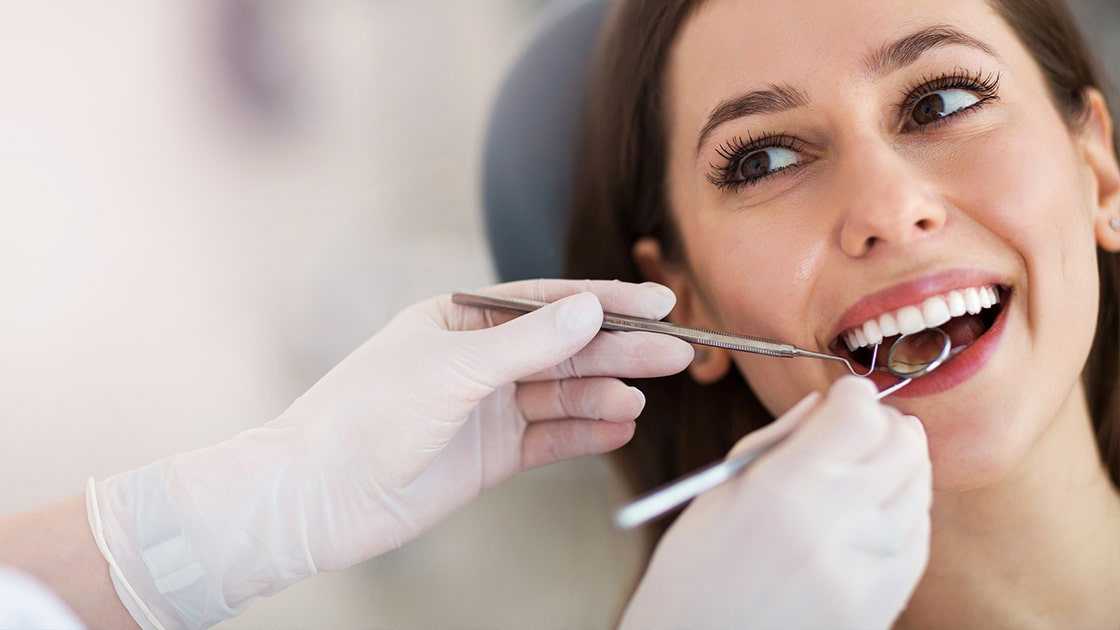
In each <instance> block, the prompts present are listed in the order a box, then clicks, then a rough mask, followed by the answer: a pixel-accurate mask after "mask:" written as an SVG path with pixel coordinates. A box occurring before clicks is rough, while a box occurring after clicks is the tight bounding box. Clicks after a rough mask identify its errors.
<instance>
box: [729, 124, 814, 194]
mask: <svg viewBox="0 0 1120 630" xmlns="http://www.w3.org/2000/svg"><path fill="white" fill-rule="evenodd" d="M763 149H789V150H790V151H794V152H797V153H800V152H801V150H802V147H801V143H799V142H798V141H797V139H796V138H794V137H793V136H790V135H788V134H784V133H764V134H762V135H761V136H759V137H758V138H754V137H752V136H751V135H750V134H747V139H746V140H743V138H742V137H740V136H735V137H734V138H732V139H730V140H728V141H727V142H724V143H723V144H721V145H719V147H718V148H716V153H717V154H719V156H720V158H722V163H721V164H709V166H711V168H712V171H711V172H710V173H708V181H709V182H711V183H712V185H713V186H715V187H716V188H719V189H720V190H739V189H741V188H742V187H743V186H753V185H755V184H757V183H759V182H761V181H762V180H764V179H767V178H769V177H770V176H772V175H777V174H778V173H781V172H782V171H784V170H786V169H787V168H790V167H788V166H786V167H782V168H779V169H777V170H773V171H770V172H769V173H766V174H765V175H760V176H758V177H754V178H751V179H735V171H737V170H738V169H739V165H740V164H741V163H742V161H743V158H745V157H747V156H748V155H750V154H752V153H754V152H756V151H761V150H763Z"/></svg>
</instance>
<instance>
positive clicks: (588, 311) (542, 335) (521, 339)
mask: <svg viewBox="0 0 1120 630" xmlns="http://www.w3.org/2000/svg"><path fill="white" fill-rule="evenodd" d="M602 324H603V307H602V306H601V305H600V304H599V299H598V298H597V297H595V295H594V294H592V293H577V294H576V295H571V296H568V297H566V298H563V299H561V300H557V301H556V302H553V303H551V304H549V305H547V306H542V307H541V308H539V309H537V310H535V311H533V312H531V313H526V314H525V315H522V316H521V317H518V318H516V319H513V320H510V321H508V322H506V323H504V324H500V325H498V326H494V327H493V328H484V329H482V330H476V331H472V332H470V333H468V335H469V337H470V340H469V342H468V343H469V344H470V345H471V346H472V347H473V348H474V351H473V352H471V353H470V354H471V355H472V356H474V357H476V359H477V361H478V363H477V364H476V365H473V366H471V367H473V369H474V371H475V372H476V374H478V376H479V378H480V379H482V380H483V381H484V382H485V383H486V384H488V385H489V386H490V387H493V388H495V389H497V388H498V387H501V386H502V385H505V384H506V383H512V382H514V381H517V380H520V379H522V378H525V377H527V376H530V375H532V374H536V373H537V372H540V371H542V370H545V369H547V368H550V367H552V366H554V365H556V364H558V363H562V362H564V361H567V360H568V359H569V358H571V357H572V356H573V355H574V354H576V353H577V352H579V351H580V350H582V349H583V347H584V346H586V345H587V344H588V342H590V341H591V340H592V339H593V338H594V337H595V335H596V334H598V332H599V327H600V326H602Z"/></svg>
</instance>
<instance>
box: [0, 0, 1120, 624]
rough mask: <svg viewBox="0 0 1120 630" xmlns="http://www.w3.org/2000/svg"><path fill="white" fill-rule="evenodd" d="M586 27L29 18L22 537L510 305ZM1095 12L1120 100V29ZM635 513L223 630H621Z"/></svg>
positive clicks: (180, 10)
mask: <svg viewBox="0 0 1120 630" xmlns="http://www.w3.org/2000/svg"><path fill="white" fill-rule="evenodd" d="M571 4H572V2H571V1H569V0H539V1H529V0H469V1H468V0H268V1H265V0H192V1H190V2H167V1H162V2H160V1H157V2H152V1H151V0H116V1H114V2H102V3H88V2H82V1H78V0H56V1H53V2H40V3H4V4H3V5H2V6H0V418H3V420H2V422H3V427H4V428H3V432H2V434H0V435H2V438H0V444H2V446H0V475H2V477H3V479H5V482H4V484H3V492H2V493H0V515H4V514H10V513H14V512H18V511H22V510H26V509H30V508H32V507H34V506H37V505H41V504H43V503H46V502H49V501H53V500H56V499H59V498H62V497H65V496H69V495H72V494H76V493H78V492H80V491H81V490H82V488H83V484H84V481H85V479H86V477H87V476H90V475H93V476H95V477H98V478H101V477H105V476H107V475H109V474H112V473H114V472H117V471H120V470H124V469H127V468H132V467H136V466H139V465H142V464H145V463H147V462H150V461H152V460H154V459H157V458H160V457H163V456H165V455H168V454H171V453H174V452H177V451H181V450H186V449H190V448H196V447H202V446H206V445H209V444H212V443H214V442H217V441H219V440H222V439H224V438H226V437H229V436H231V435H233V434H235V433H237V432H238V431H240V430H243V429H246V428H249V427H253V426H257V425H260V424H262V423H264V422H266V421H268V420H270V419H271V418H273V417H275V416H276V415H277V414H279V413H280V412H281V411H282V410H283V409H284V408H285V407H286V406H287V405H288V404H289V403H290V402H291V401H292V400H293V399H294V398H295V397H297V396H298V395H299V394H300V393H302V392H303V391H304V390H305V389H307V387H309V386H310V385H311V384H312V383H314V382H315V381H316V380H317V379H318V378H319V377H320V376H322V374H324V373H325V372H326V371H327V370H328V369H329V368H330V367H331V366H332V365H333V364H334V363H336V362H337V361H338V360H340V359H341V358H342V357H343V356H345V354H346V353H348V352H349V351H350V350H351V349H353V348H355V347H356V346H358V345H359V344H360V343H361V342H362V341H364V340H365V339H366V338H367V337H368V336H370V335H371V334H372V333H373V332H375V331H376V330H377V329H378V328H380V327H381V326H382V325H383V324H384V323H385V322H386V321H387V320H388V318H389V317H390V316H391V315H392V314H393V313H395V312H396V311H397V310H399V309H400V308H403V307H404V306H407V305H409V304H411V303H413V302H416V301H419V300H421V299H424V298H427V297H429V296H432V295H436V294H439V293H445V292H448V291H450V290H453V289H455V288H461V287H466V288H473V287H479V286H484V285H486V284H490V283H492V282H494V281H495V280H496V278H495V273H494V271H493V268H492V266H491V263H490V259H489V254H488V252H487V244H486V240H485V236H484V228H483V223H482V218H481V211H480V201H479V200H480V190H479V181H480V162H481V160H480V157H481V154H482V140H483V137H484V134H485V127H486V120H487V115H488V112H489V108H490V106H491V104H492V99H493V97H494V94H495V91H496V90H497V87H498V85H499V82H500V80H501V78H502V76H503V73H504V72H505V71H506V70H507V69H508V68H509V67H510V65H511V64H512V63H513V62H514V60H515V59H516V57H517V53H518V51H520V50H521V49H522V47H523V46H524V45H525V42H526V40H527V37H528V34H529V32H530V31H531V29H532V27H533V25H534V24H535V23H536V21H538V20H540V19H541V18H542V15H545V14H547V13H549V12H552V11H563V10H565V7H566V6H568V5H571ZM1075 6H1076V8H1077V10H1078V12H1079V14H1080V15H1081V16H1082V18H1083V21H1084V24H1085V25H1086V27H1087V30H1088V31H1090V33H1091V35H1092V37H1093V39H1094V40H1095V41H1096V42H1097V44H1098V46H1099V48H1100V50H1101V51H1102V53H1103V56H1104V57H1105V58H1106V59H1107V60H1108V63H1106V67H1107V68H1110V69H1111V70H1113V75H1114V81H1115V77H1116V70H1117V69H1120V38H1117V37H1116V36H1115V35H1114V34H1115V33H1117V32H1120V3H1118V2H1117V1H1116V0H1075ZM547 167H548V166H547V165H542V168H547ZM625 496H626V492H625V490H624V489H623V487H622V485H621V483H620V482H619V480H618V479H617V478H616V476H615V475H614V472H613V471H612V469H611V468H610V466H609V465H608V464H607V462H606V461H605V460H604V459H602V458H586V459H583V460H580V461H577V462H569V463H565V464H561V465H556V466H552V467H548V468H545V469H542V470H537V471H532V472H530V473H528V474H526V475H523V476H521V477H519V478H517V479H515V480H514V481H513V482H510V483H508V484H506V485H504V486H502V487H500V488H498V489H497V490H495V491H493V492H491V493H488V494H487V495H485V496H484V497H483V498H482V500H480V501H478V502H477V503H476V504H474V505H473V506H471V507H470V508H469V509H467V510H466V511H464V512H462V513H461V514H459V515H457V516H456V517H454V518H453V519H451V520H450V521H448V522H446V523H445V524H443V525H441V526H440V527H438V528H437V529H436V530H434V531H432V532H430V533H429V534H427V535H425V536H424V537H422V538H421V539H420V540H418V541H416V542H414V543H412V544H409V545H407V546H405V547H404V548H402V549H400V550H398V551H395V552H392V553H390V554H388V555H386V556H383V557H381V558H378V559H375V560H373V561H371V562H368V563H366V564H364V565H361V566H358V567H355V568H353V569H351V570H349V571H344V572H341V573H337V574H330V575H320V576H316V577H315V578H313V579H311V580H308V581H306V582H304V583H302V584H300V585H298V586H296V587H294V588H292V589H290V590H288V591H285V592H283V593H280V594H279V595H276V596H274V597H271V598H265V599H262V600H260V601H258V603H257V604H255V605H254V606H253V607H252V608H250V610H249V612H248V613H247V614H246V615H244V616H242V617H241V618H239V619H236V620H233V621H230V622H227V623H226V624H225V625H224V626H223V627H227V628H256V627H269V628H301V627H331V628H357V627H361V628H430V627H462V628H483V627H484V628H599V627H609V626H611V625H612V624H613V623H614V620H615V616H616V614H617V613H618V611H619V609H620V606H621V605H622V602H623V599H624V597H625V595H626V594H627V593H628V592H629V590H630V588H631V587H632V585H633V580H634V579H636V576H637V574H638V571H639V570H640V567H641V563H642V562H643V553H644V541H643V540H642V539H641V537H640V535H634V534H620V533H617V532H614V531H613V530H612V529H611V527H610V525H609V520H608V518H609V512H610V510H611V508H612V507H613V506H615V505H617V504H619V503H621V502H622V501H623V500H624V498H625Z"/></svg>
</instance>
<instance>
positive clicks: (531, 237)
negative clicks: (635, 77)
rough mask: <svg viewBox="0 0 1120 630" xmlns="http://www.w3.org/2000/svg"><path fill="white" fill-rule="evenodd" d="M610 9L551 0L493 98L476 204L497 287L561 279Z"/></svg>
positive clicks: (583, 1) (605, 0)
mask: <svg viewBox="0 0 1120 630" xmlns="http://www.w3.org/2000/svg"><path fill="white" fill-rule="evenodd" d="M610 4H611V3H610V0H577V1H575V2H559V0H557V5H556V6H554V7H550V9H551V10H550V11H548V13H546V14H545V15H544V16H543V17H542V20H541V22H540V25H539V26H538V27H537V29H536V30H535V32H534V33H533V35H532V36H531V37H530V40H529V44H528V46H527V47H526V49H525V50H524V52H523V53H522V54H521V56H520V57H519V59H518V60H517V62H516V63H515V64H514V65H513V67H512V69H511V70H510V72H509V74H508V75H507V76H506V78H505V80H504V82H503V83H502V85H501V88H500V89H499V91H498V96H497V99H496V101H495V104H494V109H493V112H492V113H491V116H490V121H489V124H488V129H487V133H486V139H485V149H484V151H485V154H484V156H483V168H482V197H483V199H482V202H483V212H484V214H485V218H486V236H487V239H488V240H489V243H490V251H491V253H492V255H493V258H494V264H495V268H496V270H497V273H498V277H499V278H500V279H501V280H503V281H508V280H518V279H524V278H541V277H556V276H559V275H560V272H561V265H562V263H563V253H564V241H565V233H566V229H567V214H568V204H569V202H570V199H571V187H572V180H573V162H574V157H575V156H574V151H575V148H576V143H577V142H578V139H579V135H580V134H579V131H578V125H579V124H580V117H581V115H582V113H583V103H584V100H585V98H586V94H587V84H588V81H589V79H590V71H591V57H592V54H593V53H594V51H595V46H596V42H597V40H598V37H599V32H600V31H601V29H602V25H603V22H604V20H605V18H606V14H607V11H608V9H609V8H610Z"/></svg>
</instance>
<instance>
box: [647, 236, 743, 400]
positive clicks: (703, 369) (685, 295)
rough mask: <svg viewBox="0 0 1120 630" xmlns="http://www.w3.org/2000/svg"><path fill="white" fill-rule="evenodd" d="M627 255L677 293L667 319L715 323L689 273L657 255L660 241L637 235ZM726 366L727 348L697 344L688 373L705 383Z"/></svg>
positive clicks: (688, 323)
mask: <svg viewBox="0 0 1120 630" xmlns="http://www.w3.org/2000/svg"><path fill="white" fill-rule="evenodd" d="M630 255H631V256H633V258H634V262H635V264H637V266H638V271H639V272H641V274H642V276H643V277H644V279H645V280H650V281H653V282H657V283H660V284H663V285H665V286H667V287H669V288H670V289H672V290H673V293H675V294H677V305H676V306H675V307H674V308H673V312H671V313H669V321H671V322H673V323H674V324H681V325H684V326H691V327H693V328H714V327H715V326H714V323H713V322H712V319H711V317H710V316H709V315H708V312H707V310H706V309H705V308H704V305H703V303H702V301H701V300H700V298H699V295H698V293H697V288H696V284H695V282H694V281H693V279H692V275H691V274H689V273H688V272H687V271H686V270H685V269H683V268H682V267H681V265H679V264H676V263H672V262H669V261H668V260H666V259H665V258H664V257H663V256H662V255H661V243H660V242H658V241H657V239H655V238H652V237H648V236H646V237H642V238H640V239H638V242H636V243H634V247H633V248H632V249H631V250H630ZM730 369H731V353H730V352H729V351H727V350H724V349H723V348H709V347H707V346H698V347H697V348H696V357H695V358H694V359H693V360H692V365H690V366H689V367H688V373H689V375H691V376H692V379H693V380H695V381H696V382H697V383H700V384H701V385H708V384H710V383H715V382H716V381H718V380H720V379H722V378H723V377H724V376H726V375H727V371H728V370H730Z"/></svg>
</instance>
